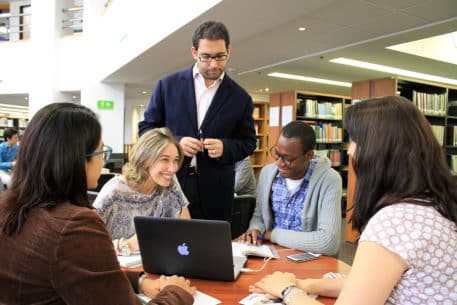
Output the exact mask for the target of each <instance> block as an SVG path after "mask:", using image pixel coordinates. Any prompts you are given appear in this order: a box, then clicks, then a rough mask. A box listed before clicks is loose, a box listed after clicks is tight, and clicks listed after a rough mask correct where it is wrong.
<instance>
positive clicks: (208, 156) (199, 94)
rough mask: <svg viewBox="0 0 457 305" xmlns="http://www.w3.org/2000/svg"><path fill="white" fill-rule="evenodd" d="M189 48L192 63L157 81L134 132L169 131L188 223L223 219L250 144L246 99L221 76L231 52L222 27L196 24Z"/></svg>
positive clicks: (249, 101) (249, 111) (249, 112)
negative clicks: (178, 150)
mask: <svg viewBox="0 0 457 305" xmlns="http://www.w3.org/2000/svg"><path fill="white" fill-rule="evenodd" d="M192 44H193V47H192V56H193V58H194V59H195V64H194V65H193V66H192V67H190V68H188V69H186V70H183V71H180V72H177V73H174V74H171V75H169V76H166V77H165V78H163V79H161V80H160V81H159V82H158V84H157V86H156V88H155V90H154V92H153V94H152V96H151V100H150V103H149V106H148V108H147V109H146V112H145V113H144V120H143V121H141V122H140V123H139V133H140V135H141V134H142V133H144V132H145V131H146V130H149V129H151V128H155V127H163V126H166V127H168V128H170V129H171V130H172V132H173V134H174V136H175V137H176V138H177V139H178V141H179V143H180V145H181V147H182V149H183V151H184V155H185V159H184V164H183V166H182V167H181V170H180V171H179V172H178V179H179V182H180V184H181V186H182V188H183V190H184V193H185V194H186V196H187V198H188V200H189V202H190V205H189V211H190V214H191V216H192V218H201V219H220V220H229V218H230V215H231V211H232V205H233V189H234V180H235V170H234V164H235V162H237V161H239V160H242V159H243V158H245V157H246V156H248V155H250V154H251V153H252V151H253V150H254V149H255V145H256V138H255V129H254V121H253V118H252V111H253V104H252V99H251V97H250V96H249V95H248V93H247V92H246V91H245V90H244V89H243V88H241V87H240V86H239V85H238V84H237V83H235V82H234V81H233V80H232V79H231V78H230V77H229V76H228V75H227V74H226V73H225V72H224V70H225V65H226V63H227V60H228V59H229V57H230V53H231V48H230V38H229V34H228V30H227V28H226V27H225V25H224V24H222V23H220V22H214V21H207V22H205V23H203V24H201V25H200V26H199V27H198V28H197V29H196V30H195V33H194V35H193V37H192Z"/></svg>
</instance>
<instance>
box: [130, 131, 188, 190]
mask: <svg viewBox="0 0 457 305" xmlns="http://www.w3.org/2000/svg"><path fill="white" fill-rule="evenodd" d="M170 143H171V144H174V145H175V146H176V149H177V150H178V155H179V167H181V165H182V162H183V159H184V153H183V151H182V149H181V146H180V145H179V143H178V141H177V140H176V139H175V137H174V136H173V134H172V133H171V131H170V129H168V128H166V127H162V128H155V129H152V130H149V131H147V132H145V133H144V134H143V135H142V136H141V137H140V138H139V139H138V142H137V143H136V144H135V145H134V146H133V148H132V152H131V154H130V157H129V162H127V163H126V164H125V165H124V167H123V169H122V174H123V175H124V176H125V177H126V178H127V180H128V181H129V182H130V183H132V184H133V185H139V184H141V183H143V182H145V181H146V180H147V179H148V178H149V174H148V171H149V168H150V167H151V166H152V165H153V164H154V163H155V162H156V161H157V160H158V159H159V157H160V155H161V154H162V152H163V150H164V149H165V148H166V147H167V146H168V144H170Z"/></svg>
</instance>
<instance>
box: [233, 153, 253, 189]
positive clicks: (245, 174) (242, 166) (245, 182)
mask: <svg viewBox="0 0 457 305" xmlns="http://www.w3.org/2000/svg"><path fill="white" fill-rule="evenodd" d="M255 189H256V181H255V176H254V170H253V169H252V164H251V158H250V157H249V156H247V157H246V158H244V159H243V160H240V161H238V162H236V163H235V195H236V196H241V195H252V196H255V195H256V193H255V192H256V190H255Z"/></svg>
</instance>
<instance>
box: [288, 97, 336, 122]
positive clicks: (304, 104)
mask: <svg viewBox="0 0 457 305" xmlns="http://www.w3.org/2000/svg"><path fill="white" fill-rule="evenodd" d="M297 115H298V116H305V117H308V118H321V119H335V120H341V119H342V117H343V103H341V102H338V103H332V102H326V101H318V100H313V99H298V100H297Z"/></svg>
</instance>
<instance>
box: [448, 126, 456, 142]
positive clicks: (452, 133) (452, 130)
mask: <svg viewBox="0 0 457 305" xmlns="http://www.w3.org/2000/svg"><path fill="white" fill-rule="evenodd" d="M446 145H452V146H457V126H448V127H447V133H446Z"/></svg>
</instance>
